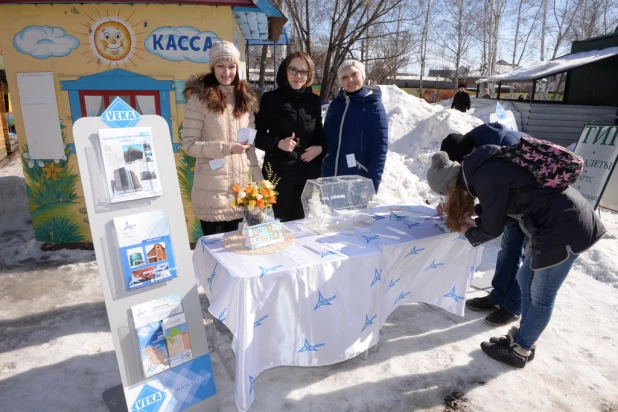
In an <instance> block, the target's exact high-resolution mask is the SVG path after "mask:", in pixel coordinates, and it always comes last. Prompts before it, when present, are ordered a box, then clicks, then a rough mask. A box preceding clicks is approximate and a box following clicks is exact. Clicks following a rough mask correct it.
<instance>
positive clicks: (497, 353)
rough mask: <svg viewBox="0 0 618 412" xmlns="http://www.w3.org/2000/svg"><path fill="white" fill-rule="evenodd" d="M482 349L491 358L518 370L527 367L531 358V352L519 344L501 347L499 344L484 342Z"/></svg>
mask: <svg viewBox="0 0 618 412" xmlns="http://www.w3.org/2000/svg"><path fill="white" fill-rule="evenodd" d="M481 349H482V350H483V352H485V353H486V354H487V355H488V356H489V357H490V358H492V359H495V360H497V361H500V362H504V363H506V364H507V365H511V366H514V367H516V368H523V367H525V366H526V362H527V361H528V357H529V356H530V351H529V350H526V349H524V348H522V347H521V346H519V345H518V344H517V343H513V344H512V345H501V344H499V343H489V342H482V343H481Z"/></svg>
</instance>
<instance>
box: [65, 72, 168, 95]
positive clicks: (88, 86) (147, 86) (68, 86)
mask: <svg viewBox="0 0 618 412" xmlns="http://www.w3.org/2000/svg"><path fill="white" fill-rule="evenodd" d="M60 84H61V85H62V90H64V91H70V90H174V86H173V85H174V81H173V80H155V79H153V78H151V77H148V76H144V75H142V74H137V73H133V72H130V71H127V70H123V69H112V70H108V71H106V72H103V73H97V74H93V75H91V76H83V77H80V78H79V79H77V80H62V81H61V82H60Z"/></svg>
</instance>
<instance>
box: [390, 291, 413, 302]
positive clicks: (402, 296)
mask: <svg viewBox="0 0 618 412" xmlns="http://www.w3.org/2000/svg"><path fill="white" fill-rule="evenodd" d="M410 293H411V292H406V293H403V292H401V293H400V294H399V297H398V298H397V300H396V301H395V303H393V305H396V304H397V302H399V301H400V300H401V299H405V298H406V296H408V295H409V294H410Z"/></svg>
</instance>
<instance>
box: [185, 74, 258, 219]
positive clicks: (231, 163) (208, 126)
mask: <svg viewBox="0 0 618 412" xmlns="http://www.w3.org/2000/svg"><path fill="white" fill-rule="evenodd" d="M217 88H219V89H220V90H221V91H222V92H223V94H224V95H225V98H226V101H227V107H226V108H225V112H224V113H223V114H221V113H216V112H213V111H211V110H210V109H209V108H208V102H212V101H214V102H216V101H218V99H219V97H218V94H217V93H215V90H216V89H217ZM247 93H248V94H249V102H250V110H249V112H248V113H245V114H244V115H242V116H241V117H240V118H238V119H237V118H235V117H234V113H233V112H234V91H233V86H220V85H218V84H211V85H209V84H206V81H205V78H204V76H200V77H199V78H196V77H193V78H191V79H189V81H188V82H187V84H186V87H185V96H186V98H187V106H186V108H185V118H184V121H183V129H182V148H183V149H184V151H185V152H186V153H187V154H188V155H189V156H193V157H195V174H194V178H193V188H192V189H191V203H192V205H193V213H194V214H195V217H197V218H198V219H200V220H203V221H207V222H221V221H230V220H235V219H240V218H242V211H241V210H240V209H239V208H232V207H230V206H229V200H228V196H229V195H231V194H232V190H231V186H232V185H234V184H239V185H242V186H244V185H246V184H247V183H248V171H249V168H251V171H252V177H253V180H254V181H259V180H261V179H262V175H261V171H260V167H259V163H258V159H257V155H256V153H255V147H253V146H251V147H250V148H249V149H247V151H246V152H245V153H243V154H232V152H231V147H232V143H234V142H237V141H238V140H237V138H236V132H237V131H238V129H240V128H242V127H250V128H252V127H253V126H254V115H253V113H254V111H257V110H258V97H257V93H256V92H255V91H254V90H253V88H251V87H250V86H248V85H247ZM214 159H223V160H224V161H225V165H224V166H223V167H222V168H220V169H217V170H213V169H212V167H211V166H210V163H209V162H210V161H211V160H214Z"/></svg>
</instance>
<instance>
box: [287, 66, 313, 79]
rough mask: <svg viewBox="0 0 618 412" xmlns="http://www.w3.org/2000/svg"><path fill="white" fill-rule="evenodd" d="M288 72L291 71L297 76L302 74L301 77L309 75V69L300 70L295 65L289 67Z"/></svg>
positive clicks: (291, 73)
mask: <svg viewBox="0 0 618 412" xmlns="http://www.w3.org/2000/svg"><path fill="white" fill-rule="evenodd" d="M288 73H290V75H292V76H296V75H297V74H298V75H300V77H307V76H309V71H308V70H298V69H297V68H296V67H294V66H290V67H288Z"/></svg>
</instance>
